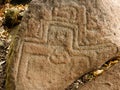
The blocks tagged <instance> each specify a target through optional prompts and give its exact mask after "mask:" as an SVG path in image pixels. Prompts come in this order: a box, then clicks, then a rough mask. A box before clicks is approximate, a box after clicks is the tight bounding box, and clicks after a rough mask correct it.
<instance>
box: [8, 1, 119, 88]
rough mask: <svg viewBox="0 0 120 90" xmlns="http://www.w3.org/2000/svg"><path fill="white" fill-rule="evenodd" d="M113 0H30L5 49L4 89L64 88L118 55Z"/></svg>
mask: <svg viewBox="0 0 120 90" xmlns="http://www.w3.org/2000/svg"><path fill="white" fill-rule="evenodd" d="M114 3H115V2H114V1H112V0H33V1H32V2H31V4H30V7H29V11H28V12H27V13H26V16H25V17H24V19H23V22H22V24H21V26H20V28H19V30H18V34H17V35H16V38H15V39H14V40H13V44H12V45H11V51H10V53H9V55H8V59H9V62H8V65H9V66H8V75H7V77H8V79H7V84H6V87H7V90H14V89H15V90H64V89H65V88H66V87H67V86H68V85H70V84H71V83H72V82H73V81H74V80H76V79H77V78H78V77H80V76H81V75H83V74H84V73H86V72H88V71H91V70H93V69H96V68H98V67H99V66H101V65H102V64H103V63H105V62H106V61H107V60H109V59H110V58H112V57H115V56H117V55H118V54H119V41H120V40H118V38H119V37H120V35H119V34H120V33H119V24H118V22H119V21H120V19H119V17H117V16H118V15H117V14H116V12H117V11H118V9H119V8H118V6H115V5H114ZM109 5H110V6H109ZM110 8H111V9H110ZM111 10H112V11H113V12H115V13H112V11H111ZM116 10H117V11H116ZM116 40H118V42H116Z"/></svg>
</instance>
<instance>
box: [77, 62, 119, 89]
mask: <svg viewBox="0 0 120 90" xmlns="http://www.w3.org/2000/svg"><path fill="white" fill-rule="evenodd" d="M78 90H120V63H119V64H117V65H115V66H113V67H112V68H110V70H108V71H107V72H105V73H103V74H102V75H101V76H99V77H98V78H96V79H95V80H93V81H91V82H89V83H87V84H86V85H84V86H83V87H80V88H79V89H78Z"/></svg>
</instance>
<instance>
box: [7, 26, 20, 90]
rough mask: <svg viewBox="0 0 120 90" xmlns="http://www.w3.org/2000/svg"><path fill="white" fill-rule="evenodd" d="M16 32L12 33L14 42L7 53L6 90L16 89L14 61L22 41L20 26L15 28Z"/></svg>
mask: <svg viewBox="0 0 120 90" xmlns="http://www.w3.org/2000/svg"><path fill="white" fill-rule="evenodd" d="M13 32H14V34H13V35H12V42H11V44H10V50H9V53H8V55H7V62H6V64H7V65H6V82H5V90H15V81H14V80H15V78H14V76H13V73H14V62H15V57H16V55H17V53H16V52H17V50H16V48H17V46H18V43H17V42H20V37H19V35H18V33H19V26H17V27H15V28H14V29H13Z"/></svg>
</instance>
